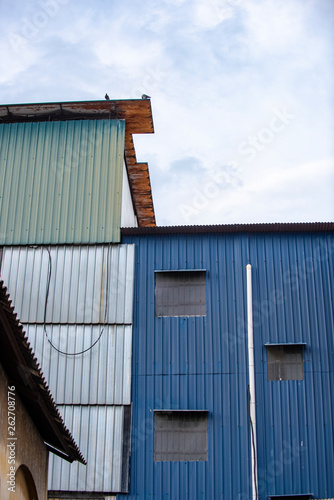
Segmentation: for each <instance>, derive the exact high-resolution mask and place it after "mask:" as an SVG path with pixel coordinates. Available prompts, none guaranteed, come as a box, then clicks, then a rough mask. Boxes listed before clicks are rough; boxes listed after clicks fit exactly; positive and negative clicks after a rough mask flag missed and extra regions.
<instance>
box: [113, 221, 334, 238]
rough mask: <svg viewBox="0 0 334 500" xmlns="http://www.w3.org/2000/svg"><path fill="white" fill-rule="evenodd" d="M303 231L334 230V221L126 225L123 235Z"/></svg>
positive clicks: (122, 231)
mask: <svg viewBox="0 0 334 500" xmlns="http://www.w3.org/2000/svg"><path fill="white" fill-rule="evenodd" d="M301 231H307V232H309V231H311V232H319V231H334V222H289V223H286V222H274V223H263V224H215V225H207V226H155V227H125V228H122V230H121V233H122V235H123V236H129V235H137V234H147V235H149V234H152V235H157V234H202V233H242V232H246V233H271V232H273V233H281V232H283V233H285V232H289V233H290V232H301Z"/></svg>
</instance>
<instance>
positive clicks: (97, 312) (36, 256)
mask: <svg viewBox="0 0 334 500" xmlns="http://www.w3.org/2000/svg"><path fill="white" fill-rule="evenodd" d="M133 266H134V247H133V246H122V245H121V246H120V245H92V246H89V245H78V246H64V245H63V246H51V247H50V248H48V247H46V246H37V247H27V246H24V247H4V249H3V257H2V267H1V274H2V277H3V279H4V280H5V283H8V286H9V289H10V293H11V299H12V301H13V303H14V304H15V310H16V311H17V313H18V316H19V318H20V320H21V321H22V323H43V322H44V312H45V301H46V294H47V284H48V278H49V273H51V275H50V286H49V294H48V301H47V309H46V318H45V321H46V323H64V324H67V323H71V324H72V323H77V324H78V323H84V324H101V323H104V322H105V323H108V324H115V323H118V324H131V323H132V294H133V273H134V269H133ZM107 290H108V293H107ZM106 309H107V316H105V314H106Z"/></svg>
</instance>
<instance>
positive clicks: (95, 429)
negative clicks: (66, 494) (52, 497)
mask: <svg viewBox="0 0 334 500" xmlns="http://www.w3.org/2000/svg"><path fill="white" fill-rule="evenodd" d="M58 408H59V411H60V413H61V415H62V416H63V419H64V421H65V425H66V426H67V427H68V428H70V429H71V431H72V433H73V436H74V437H75V440H76V442H77V443H78V445H79V447H80V450H81V451H82V453H83V455H84V456H85V458H86V460H87V465H82V464H79V463H78V462H73V463H72V464H70V463H69V462H66V461H65V460H63V459H61V458H59V457H57V456H56V455H53V454H52V453H50V459H49V485H48V489H49V490H53V491H76V492H92V491H94V492H103V491H105V492H108V493H116V492H119V491H121V486H122V484H121V483H122V453H123V417H124V407H123V406H69V405H68V406H67V405H64V406H59V407H58Z"/></svg>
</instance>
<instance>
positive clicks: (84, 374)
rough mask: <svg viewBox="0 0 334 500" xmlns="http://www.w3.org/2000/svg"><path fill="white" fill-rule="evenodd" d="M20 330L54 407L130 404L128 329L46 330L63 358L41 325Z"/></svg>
mask: <svg viewBox="0 0 334 500" xmlns="http://www.w3.org/2000/svg"><path fill="white" fill-rule="evenodd" d="M25 329H26V332H27V335H28V338H29V342H30V343H31V345H32V347H33V350H34V352H35V354H36V357H37V359H38V361H39V362H40V364H41V366H42V370H43V372H44V374H45V378H46V380H47V381H48V384H49V387H50V390H51V393H52V394H53V397H54V399H55V401H56V403H57V404H83V405H85V404H130V402H131V352H132V326H131V325H127V326H119V325H118V326H108V325H106V326H105V327H103V326H96V325H93V326H92V325H47V326H46V333H47V335H48V337H49V339H50V340H51V342H52V344H53V346H55V347H56V348H57V349H59V350H61V351H63V352H66V353H68V354H62V353H59V352H58V351H57V350H56V349H54V347H52V346H51V344H50V342H49V341H48V338H47V337H46V334H45V332H44V327H43V325H29V324H27V325H25ZM95 342H96V344H95V345H93V344H94V343H95ZM90 346H93V347H92V348H91V349H89V348H90ZM86 349H89V350H88V351H87V352H84V353H83V354H79V355H75V356H73V355H70V354H73V353H79V352H81V351H84V350H86Z"/></svg>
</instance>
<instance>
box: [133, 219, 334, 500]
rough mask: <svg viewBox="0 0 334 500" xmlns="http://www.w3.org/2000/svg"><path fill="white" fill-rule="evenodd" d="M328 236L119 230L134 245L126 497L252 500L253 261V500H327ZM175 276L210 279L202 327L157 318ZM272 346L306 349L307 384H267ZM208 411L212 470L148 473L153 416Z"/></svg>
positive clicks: (331, 316) (330, 456)
mask: <svg viewBox="0 0 334 500" xmlns="http://www.w3.org/2000/svg"><path fill="white" fill-rule="evenodd" d="M329 226H330V227H328V226H327V228H326V226H325V225H322V224H312V225H310V226H308V225H303V226H302V227H300V226H299V227H297V228H296V226H294V225H284V226H281V225H280V226H279V227H278V228H277V227H268V226H267V227H266V228H262V229H265V231H264V232H263V233H262V234H261V230H260V231H259V230H258V229H261V228H259V227H258V226H252V227H251V228H248V229H250V230H249V231H248V229H247V230H246V231H245V230H241V228H240V227H239V228H238V231H237V232H234V229H236V228H233V232H234V234H232V233H231V232H230V233H229V232H228V231H224V227H220V228H218V230H217V229H216V228H214V227H212V233H214V234H209V233H210V232H211V231H210V229H209V230H207V229H208V228H207V227H206V228H203V230H202V231H201V232H200V234H198V235H197V234H193V232H192V229H191V228H190V230H189V233H188V234H173V228H172V231H170V228H166V234H159V228H157V229H156V230H155V229H154V230H149V229H148V230H145V232H146V233H147V234H144V235H140V233H141V232H142V230H139V231H138V230H134V231H133V233H134V234H132V235H126V231H124V232H123V242H124V243H135V244H136V246H137V249H136V270H135V275H136V284H135V301H134V304H135V310H134V333H133V365H132V367H133V378H132V385H133V395H134V402H133V433H132V456H131V478H130V496H133V497H135V496H138V497H142V498H149V497H152V498H153V497H157V498H182V499H183V498H189V499H190V498H191V499H192V500H196V499H199V498H201V499H202V498H215V499H216V498H227V499H230V498H240V499H242V500H243V499H248V498H251V491H250V490H251V449H250V429H249V417H248V369H247V313H246V265H247V264H248V263H251V264H252V268H253V300H254V304H253V320H254V346H255V370H256V395H257V401H256V412H257V426H258V443H257V448H258V471H259V500H265V499H266V498H267V495H268V494H270V495H274V494H276V495H279V494H286V495H288V494H294V493H295V494H296V493H307V492H310V491H312V492H313V493H314V495H315V498H326V497H332V496H333V494H334V476H333V470H334V447H333V442H334V393H333V387H334V365H333V362H334V338H333V331H334V311H333V304H332V297H333V295H334V288H333V287H334V260H333V254H334V235H333V234H332V233H331V231H332V230H333V224H330V225H329ZM244 229H246V228H244ZM252 229H253V230H254V231H252ZM275 229H278V231H276V230H275ZM291 231H293V232H291ZM326 231H327V233H326ZM129 232H130V231H129ZM205 232H207V233H208V234H205ZM138 233H139V234H138ZM185 233H186V231H185ZM178 269H182V270H183V269H205V270H206V286H207V292H206V294H207V295H206V298H207V315H206V317H155V311H154V292H155V290H154V272H155V271H156V270H178ZM268 342H269V343H285V342H286V343H301V342H305V343H306V346H305V347H304V351H303V355H304V380H289V381H268V374H267V356H266V347H265V344H266V343H268ZM203 408H205V409H208V412H209V413H208V461H207V462H199V463H193V462H183V463H182V462H173V463H171V462H161V463H154V433H153V428H154V422H153V413H154V410H155V409H172V410H176V409H179V410H183V409H198V410H201V409H203ZM142 436H145V438H144V439H143V438H142Z"/></svg>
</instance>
